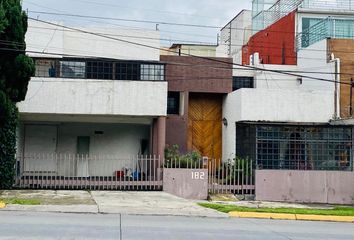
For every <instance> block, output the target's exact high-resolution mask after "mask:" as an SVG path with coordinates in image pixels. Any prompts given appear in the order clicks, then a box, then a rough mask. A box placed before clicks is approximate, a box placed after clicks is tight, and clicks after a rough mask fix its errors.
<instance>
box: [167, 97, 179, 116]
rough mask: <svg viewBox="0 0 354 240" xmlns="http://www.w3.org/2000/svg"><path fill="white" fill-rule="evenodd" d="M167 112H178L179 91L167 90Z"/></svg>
mask: <svg viewBox="0 0 354 240" xmlns="http://www.w3.org/2000/svg"><path fill="white" fill-rule="evenodd" d="M167 114H179V92H168V98H167Z"/></svg>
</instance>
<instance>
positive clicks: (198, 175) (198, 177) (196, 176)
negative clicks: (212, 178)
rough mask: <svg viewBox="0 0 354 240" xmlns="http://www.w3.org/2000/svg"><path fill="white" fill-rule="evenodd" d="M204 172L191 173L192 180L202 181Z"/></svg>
mask: <svg viewBox="0 0 354 240" xmlns="http://www.w3.org/2000/svg"><path fill="white" fill-rule="evenodd" d="M204 178H205V172H192V179H193V180H204Z"/></svg>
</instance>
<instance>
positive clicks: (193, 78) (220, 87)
mask: <svg viewBox="0 0 354 240" xmlns="http://www.w3.org/2000/svg"><path fill="white" fill-rule="evenodd" d="M212 59H214V60H215V61H213V60H209V58H205V59H201V58H196V57H189V56H167V55H161V57H160V60H161V61H162V62H165V63H166V80H167V81H168V90H169V91H179V92H183V91H187V92H204V93H229V92H232V64H231V63H232V59H231V58H212ZM218 61H220V62H218ZM224 62H227V63H224Z"/></svg>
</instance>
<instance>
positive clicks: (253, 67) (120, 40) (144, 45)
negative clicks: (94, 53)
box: [30, 18, 337, 82]
mask: <svg viewBox="0 0 354 240" xmlns="http://www.w3.org/2000/svg"><path fill="white" fill-rule="evenodd" d="M30 19H32V20H35V21H38V22H42V23H46V24H49V25H53V26H59V27H63V28H67V29H72V30H76V31H78V32H82V33H85V34H88V35H93V36H99V37H102V38H107V39H112V40H116V41H119V42H123V43H127V44H132V45H135V46H141V47H145V48H150V49H156V50H160V51H161V50H162V51H166V52H172V53H175V52H174V51H171V50H166V49H162V48H160V47H154V46H150V45H147V44H142V43H136V42H132V41H127V40H123V39H119V38H113V37H109V36H104V35H101V34H95V33H92V32H90V31H86V30H82V29H77V28H73V27H67V26H63V25H60V24H55V23H51V22H47V21H43V20H39V19H34V18H30ZM182 54H183V55H184V56H190V57H194V58H198V59H203V60H209V61H213V62H218V63H223V64H226V65H232V66H233V65H235V66H241V67H245V68H248V69H251V70H259V71H267V72H274V73H280V74H284V75H289V76H294V77H301V78H308V79H314V80H319V81H324V82H337V81H332V80H329V79H324V78H317V77H312V76H304V75H300V74H294V73H289V72H286V71H283V70H272V69H264V68H259V67H255V66H244V65H242V64H237V63H230V62H228V61H222V60H218V59H213V58H208V57H199V56H195V55H191V54H185V53H182Z"/></svg>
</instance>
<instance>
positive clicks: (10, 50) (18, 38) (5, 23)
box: [0, 0, 35, 189]
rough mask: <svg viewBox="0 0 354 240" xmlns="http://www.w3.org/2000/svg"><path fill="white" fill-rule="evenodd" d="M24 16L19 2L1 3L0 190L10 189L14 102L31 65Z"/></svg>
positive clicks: (23, 92)
mask: <svg viewBox="0 0 354 240" xmlns="http://www.w3.org/2000/svg"><path fill="white" fill-rule="evenodd" d="M26 31H27V15H26V13H25V12H23V11H22V7H21V3H20V0H1V1H0V189H4V188H10V187H11V186H12V183H13V179H14V164H15V156H16V126H17V120H18V114H17V108H16V105H15V104H16V102H19V101H22V100H24V98H25V96H26V92H27V86H28V82H29V80H30V77H31V76H32V75H33V74H34V70H35V68H34V63H33V61H32V59H31V58H29V57H28V56H26V55H25V50H26V44H25V34H26Z"/></svg>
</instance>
